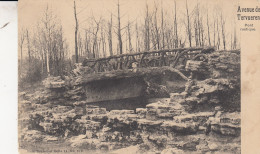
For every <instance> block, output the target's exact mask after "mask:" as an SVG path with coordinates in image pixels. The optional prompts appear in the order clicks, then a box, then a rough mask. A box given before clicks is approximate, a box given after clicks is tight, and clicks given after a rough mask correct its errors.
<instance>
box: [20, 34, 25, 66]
mask: <svg viewBox="0 0 260 154" xmlns="http://www.w3.org/2000/svg"><path fill="white" fill-rule="evenodd" d="M24 39H25V34H24V31H23V30H21V31H20V37H19V48H20V53H21V59H20V68H22V65H23V43H24Z"/></svg>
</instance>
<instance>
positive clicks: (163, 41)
mask: <svg viewBox="0 0 260 154" xmlns="http://www.w3.org/2000/svg"><path fill="white" fill-rule="evenodd" d="M161 15H162V16H161V20H162V23H161V33H162V47H161V48H162V49H164V47H165V40H164V37H165V36H164V31H165V26H164V12H163V6H162V1H161Z"/></svg>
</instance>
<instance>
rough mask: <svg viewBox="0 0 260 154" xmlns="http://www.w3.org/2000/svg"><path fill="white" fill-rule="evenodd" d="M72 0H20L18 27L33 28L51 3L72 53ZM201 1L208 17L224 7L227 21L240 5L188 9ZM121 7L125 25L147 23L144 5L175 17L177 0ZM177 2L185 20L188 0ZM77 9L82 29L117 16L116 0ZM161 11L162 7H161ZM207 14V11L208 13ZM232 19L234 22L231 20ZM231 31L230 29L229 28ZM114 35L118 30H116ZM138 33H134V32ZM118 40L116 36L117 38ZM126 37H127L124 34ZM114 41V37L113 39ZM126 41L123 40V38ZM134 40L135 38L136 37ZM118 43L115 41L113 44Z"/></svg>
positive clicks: (127, 1) (129, 2)
mask: <svg viewBox="0 0 260 154" xmlns="http://www.w3.org/2000/svg"><path fill="white" fill-rule="evenodd" d="M73 2H74V1H73V0H55V1H53V0H19V5H18V13H19V16H18V24H19V31H20V30H21V29H22V28H23V29H26V28H27V29H29V30H34V29H35V27H36V25H37V22H38V21H40V20H41V17H42V16H43V12H44V10H45V9H46V6H47V5H48V6H49V7H50V8H51V9H52V12H53V14H55V15H56V16H57V19H58V20H59V22H60V23H61V24H62V26H63V30H64V35H65V38H66V39H67V41H68V43H69V49H70V50H71V52H70V53H71V54H73V50H74V27H75V20H74V14H73V13H74V12H73V11H74V10H73ZM197 2H199V3H200V4H201V6H202V8H203V10H204V11H206V10H207V9H206V8H208V12H209V18H213V13H212V12H213V11H212V10H214V9H217V11H218V10H223V12H224V16H225V18H226V19H228V21H230V20H234V18H235V15H236V9H237V5H238V1H237V0H229V1H225V0H188V7H189V9H190V10H189V11H190V12H191V13H192V9H193V8H194V6H195V5H196V3H197ZM119 3H120V10H121V15H122V16H123V17H122V18H121V20H122V21H121V23H122V27H124V26H126V23H127V21H128V20H129V21H130V22H131V21H133V22H135V21H137V22H138V24H143V23H144V20H143V19H144V16H145V5H146V4H148V5H149V11H151V12H152V11H153V9H154V6H158V9H160V6H161V5H162V6H163V8H164V11H165V18H167V19H169V20H172V19H173V8H174V0H163V1H161V0H120V1H119ZM176 4H177V15H178V16H177V18H178V22H180V23H183V22H185V21H186V20H185V18H183V17H184V15H185V13H186V12H185V11H186V10H185V4H186V3H185V1H184V0H176ZM76 6H77V10H78V11H77V12H80V13H79V14H78V19H79V23H80V25H79V29H80V31H81V32H82V33H83V31H84V30H85V29H86V28H87V27H88V26H90V25H92V24H93V23H92V21H93V20H92V17H94V18H95V19H96V20H98V19H99V18H100V17H102V19H105V20H108V19H109V18H110V15H111V13H112V14H113V22H115V21H116V16H117V0H76ZM158 11H159V13H160V10H158ZM204 15H206V12H205V14H204ZM230 23H231V22H230ZM230 23H229V22H227V25H226V26H227V29H230V27H233V25H231V24H230ZM179 30H180V31H183V32H184V31H185V27H184V26H180V27H179ZM227 31H228V30H227ZM114 35H115V34H114ZM134 35H135V34H134ZM114 39H115V40H116V38H114ZM123 39H125V38H124V37H123ZM114 42H115V41H114ZM123 42H124V40H123ZM133 42H134V40H133ZM114 46H115V45H114Z"/></svg>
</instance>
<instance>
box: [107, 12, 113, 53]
mask: <svg viewBox="0 0 260 154" xmlns="http://www.w3.org/2000/svg"><path fill="white" fill-rule="evenodd" d="M112 24H113V21H112V13H111V17H110V22H108V37H107V38H108V45H109V53H110V56H112V55H113V43H112V40H113V38H112Z"/></svg>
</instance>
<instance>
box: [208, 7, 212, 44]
mask: <svg viewBox="0 0 260 154" xmlns="http://www.w3.org/2000/svg"><path fill="white" fill-rule="evenodd" d="M207 27H208V42H209V46H211V42H210V31H209V13H208V10H207Z"/></svg>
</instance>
